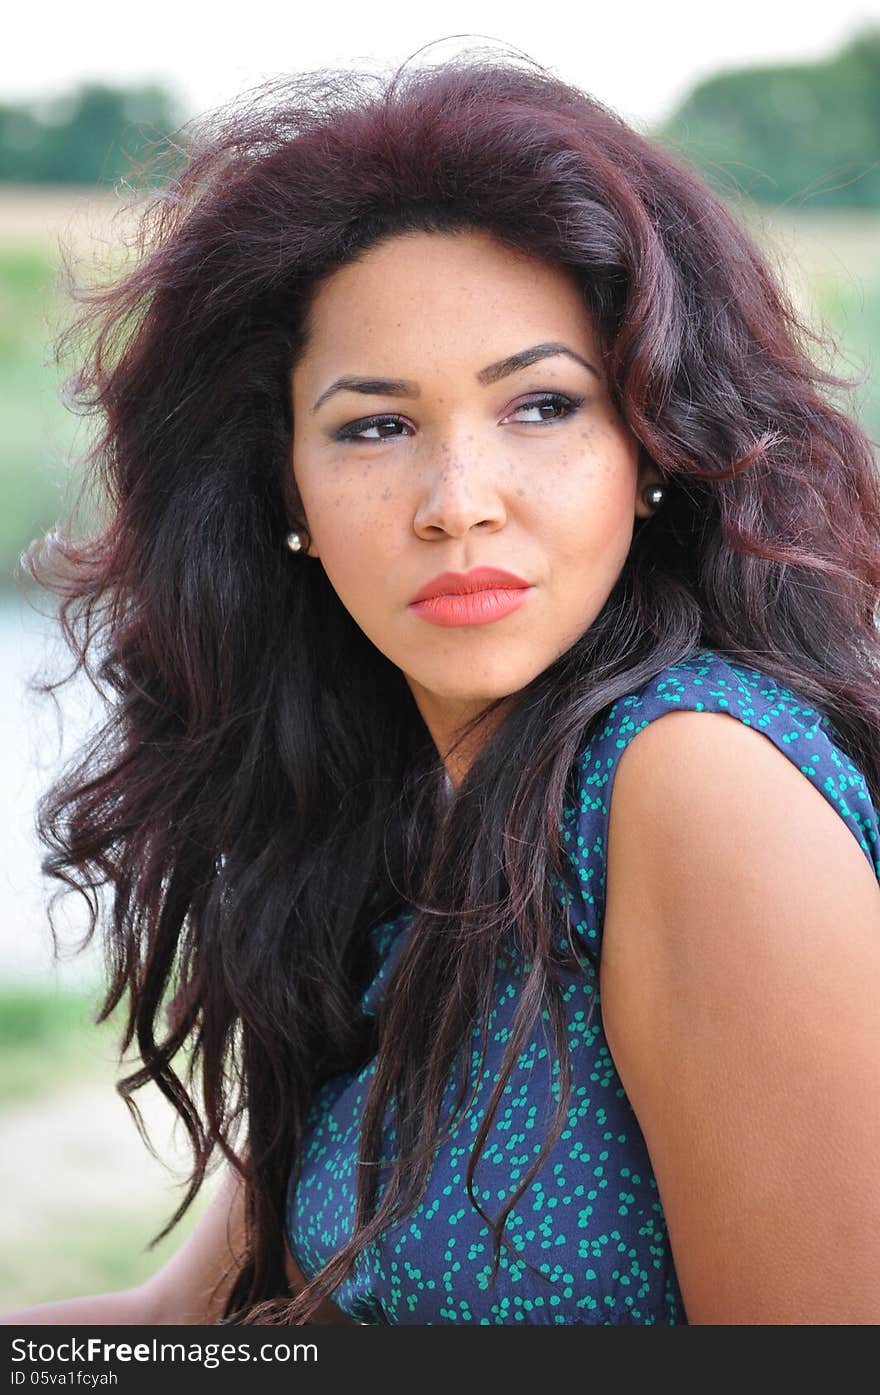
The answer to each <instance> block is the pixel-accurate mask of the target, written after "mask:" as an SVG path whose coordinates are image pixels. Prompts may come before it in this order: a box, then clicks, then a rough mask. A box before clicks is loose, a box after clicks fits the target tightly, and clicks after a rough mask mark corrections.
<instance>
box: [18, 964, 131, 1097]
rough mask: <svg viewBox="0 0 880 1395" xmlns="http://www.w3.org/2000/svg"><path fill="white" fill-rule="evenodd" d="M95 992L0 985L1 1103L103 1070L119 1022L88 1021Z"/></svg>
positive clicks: (94, 1004)
mask: <svg viewBox="0 0 880 1395" xmlns="http://www.w3.org/2000/svg"><path fill="white" fill-rule="evenodd" d="M97 1007H98V1001H97V995H95V996H94V997H90V996H87V995H86V994H82V993H72V992H61V991H58V992H56V991H54V990H52V989H51V988H39V987H38V988H14V987H10V986H8V985H6V986H0V1106H6V1105H9V1104H11V1103H14V1102H15V1101H19V1100H32V1099H34V1098H37V1097H39V1096H41V1095H45V1094H48V1093H49V1092H50V1091H52V1090H55V1089H58V1088H60V1087H63V1086H64V1085H65V1084H72V1083H74V1082H76V1083H78V1082H80V1081H82V1080H83V1079H84V1078H89V1076H90V1075H94V1076H95V1077H97V1076H98V1075H100V1074H101V1073H102V1072H103V1066H104V1062H106V1061H110V1060H111V1059H113V1058H115V1056H116V1054H117V1053H116V1051H115V1037H116V1033H117V1030H118V1028H117V1024H116V1023H114V1022H109V1023H102V1024H101V1025H100V1026H97V1025H96V1024H95V1023H94V1021H93V1020H92V1018H93V1016H94V1014H95V1013H96V1011H97Z"/></svg>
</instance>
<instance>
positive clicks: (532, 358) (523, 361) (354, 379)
mask: <svg viewBox="0 0 880 1395" xmlns="http://www.w3.org/2000/svg"><path fill="white" fill-rule="evenodd" d="M556 354H566V355H567V356H568V357H569V358H573V359H574V360H575V362H576V363H579V364H581V366H582V367H583V368H586V369H588V370H589V372H590V373H593V374H595V376H596V377H597V378H598V377H599V372H598V369H596V368H594V367H593V365H592V363H588V362H587V360H586V359H585V358H583V357H582V356H581V355H580V354H578V353H575V351H574V349H570V348H569V347H568V345H567V344H535V345H533V346H532V348H531V349H520V351H519V353H516V354H510V355H509V356H508V357H507V358H502V359H499V360H498V362H497V363H490V364H489V366H488V368H481V369H480V371H479V373H478V374H477V382H478V383H482V385H483V386H484V387H485V386H487V385H488V384H489V383H497V382H498V380H499V379H500V378H506V377H507V375H508V373H515V372H516V371H517V369H518V368H528V366H529V364H531V363H537V362H538V361H539V360H540V359H542V358H553V357H554V356H555V355H556ZM344 391H345V392H362V393H366V394H367V395H369V396H374V397H418V396H420V393H421V389H420V388H419V385H418V383H413V382H410V381H409V379H407V378H366V377H358V376H357V375H353V374H350V373H349V374H346V375H345V376H344V377H342V378H337V379H336V381H335V382H334V383H331V384H330V386H329V387H328V388H325V389H324V391H323V392H322V393H321V395H320V397H319V398H318V399H317V401H316V402H315V404H314V406H313V407H312V409H311V410H312V411H313V412H316V411H317V410H318V408H319V407H320V406H321V404H322V402H326V401H327V398H328V397H331V396H332V395H333V393H334V392H344Z"/></svg>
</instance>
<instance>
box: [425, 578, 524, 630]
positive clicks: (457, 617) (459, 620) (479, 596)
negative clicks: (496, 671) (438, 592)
mask: <svg viewBox="0 0 880 1395" xmlns="http://www.w3.org/2000/svg"><path fill="white" fill-rule="evenodd" d="M533 590H534V587H532V586H518V587H515V588H512V587H508V586H504V587H502V586H491V587H487V588H486V590H485V591H465V592H462V593H460V594H458V595H456V594H449V595H445V596H431V597H430V599H429V600H426V601H416V602H415V604H413V605H410V607H409V608H410V610H412V611H415V613H416V615H419V616H421V618H422V619H423V620H427V621H429V623H430V624H432V625H442V626H444V627H445V628H447V629H451V628H453V627H454V626H457V625H488V624H489V623H490V621H492V620H502V619H503V618H504V616H505V615H510V614H511V612H512V611H514V610H518V609H519V607H520V606H521V605H524V604H525V602H526V598H527V597H528V596H529V595H530V594H531V592H532V591H533Z"/></svg>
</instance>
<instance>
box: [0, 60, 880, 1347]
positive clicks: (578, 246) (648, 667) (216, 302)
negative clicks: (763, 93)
mask: <svg viewBox="0 0 880 1395" xmlns="http://www.w3.org/2000/svg"><path fill="white" fill-rule="evenodd" d="M271 96H272V101H271V103H270V104H269V105H268V106H267V105H266V104H263V105H262V106H260V105H255V106H254V107H252V108H249V109H248V110H246V111H244V112H237V113H235V114H234V115H233V116H231V117H230V118H229V119H228V121H227V123H226V124H224V125H222V127H221V128H219V129H216V130H214V131H213V132H208V133H205V132H203V133H202V137H201V139H200V141H199V142H198V143H197V144H196V145H195V146H194V147H193V149H192V150H191V152H190V154H189V157H188V162H187V164H186V166H185V168H184V169H183V171H182V172H181V173H179V174H177V175H176V177H175V178H174V180H173V181H172V182H170V183H169V185H168V187H167V188H166V189H165V191H164V192H163V193H161V194H159V196H158V197H157V198H156V199H155V200H154V203H153V204H152V206H151V209H150V210H149V212H148V213H147V214H146V215H145V222H144V236H143V238H142V242H141V256H140V258H139V259H138V260H137V262H136V264H134V265H133V266H131V267H130V269H128V270H127V272H126V273H125V275H124V277H123V278H122V279H120V280H119V281H118V282H117V283H115V284H113V285H111V286H107V287H105V288H103V289H102V290H99V291H96V292H93V293H92V295H91V302H90V305H89V306H88V308H87V310H86V312H85V314H84V317H83V318H82V320H81V321H80V324H81V326H82V327H83V328H86V329H89V330H92V331H93V333H92V337H91V338H90V340H89V344H90V349H89V352H88V354H87V355H86V357H85V360H84V367H83V368H82V371H81V373H80V375H79V379H78V390H79V395H80V399H81V400H82V401H83V402H85V403H87V404H88V405H89V406H91V407H92V408H93V409H94V411H95V412H96V413H98V414H99V417H100V421H101V423H102V431H101V434H100V438H99V439H98V440H97V442H96V445H95V448H94V451H93V453H92V456H91V459H92V463H93V465H94V469H95V471H96V473H97V476H98V478H99V479H100V481H101V485H102V487H103V490H104V497H105V498H106V501H107V512H106V518H105V522H104V525H103V527H102V528H101V530H100V531H99V532H98V533H96V534H95V535H93V536H90V537H85V538H83V537H79V538H74V537H73V536H72V535H69V534H65V533H53V534H52V535H50V536H49V537H48V538H47V539H46V540H45V544H44V548H43V549H42V552H39V551H37V550H34V551H33V553H32V556H31V561H30V566H31V569H32V571H33V573H34V575H35V576H36V577H37V578H38V579H39V580H41V581H42V583H43V584H44V585H46V586H50V587H52V588H54V589H55V590H56V591H57V592H59V593H60V594H61V596H62V598H63V605H62V610H61V616H62V621H63V624H64V626H65V631H66V633H67V634H68V638H69V640H70V642H71V644H72V645H73V646H74V649H75V652H76V653H77V654H78V657H79V661H80V662H81V663H82V664H83V665H85V664H87V663H88V664H89V665H90V666H91V670H92V671H93V673H94V675H95V677H96V679H97V680H98V681H99V682H100V683H102V684H103V686H104V688H105V690H106V691H107V693H108V703H109V705H108V712H107V722H106V726H105V727H104V729H103V731H102V732H101V734H100V736H99V737H98V738H97V739H96V741H95V742H94V744H93V745H92V746H91V747H90V749H89V750H88V751H86V752H84V753H83V758H82V762H81V764H80V765H79V767H78V768H77V769H76V770H74V771H72V772H69V773H67V774H66V775H65V777H64V778H63V779H62V780H61V781H59V782H58V783H57V784H56V785H55V787H54V788H53V789H52V790H51V791H50V793H49V794H48V795H47V796H46V798H45V800H44V803H43V806H42V809H41V818H40V826H41V832H42V835H43V837H44V839H45V840H46V843H47V845H48V848H49V853H48V855H47V858H46V863H45V866H46V869H47V871H49V872H50V873H52V874H54V875H55V876H56V877H58V878H59V879H60V880H61V881H62V882H63V883H65V884H66V885H72V886H79V887H81V888H83V889H84V890H85V891H86V893H87V894H89V895H92V896H95V898H96V899H95V909H94V921H95V922H96V921H97V919H98V909H97V895H96V894H97V891H98V888H102V887H104V888H108V889H109V892H110V897H109V904H108V907H107V910H106V913H105V915H104V923H105V931H106V936H107V945H108V953H109V965H110V971H111V977H110V985H109V988H108V992H107V998H106V1002H105V1004H104V1007H103V1012H104V1013H105V1014H106V1013H108V1012H109V1011H110V1010H111V1009H112V1008H113V1007H114V1006H115V1005H116V1004H117V1003H119V1002H120V1000H121V999H123V997H124V996H126V995H127V1003H128V1009H129V1016H128V1027H127V1032H126V1036H125V1047H127V1046H128V1045H129V1044H130V1043H131V1042H134V1043H136V1046H137V1048H138V1051H139V1052H140V1056H141V1058H142V1060H143V1068H142V1069H141V1070H138V1071H137V1072H136V1073H134V1074H131V1075H129V1076H128V1077H127V1078H126V1079H124V1080H123V1081H122V1083H121V1086H120V1088H121V1089H122V1091H123V1093H124V1094H125V1095H126V1097H128V1098H129V1099H131V1097H132V1096H133V1095H134V1093H135V1092H136V1090H137V1089H138V1088H139V1087H140V1086H141V1085H142V1084H144V1083H146V1082H147V1081H148V1080H153V1081H155V1082H156V1083H157V1084H158V1086H159V1087H160V1088H161V1089H162V1090H163V1091H164V1092H165V1093H166V1095H167V1096H168V1097H169V1098H170V1099H172V1100H173V1101H174V1103H175V1105H176V1107H177V1109H178V1110H179V1112H180V1114H181V1116H182V1118H183V1120H184V1122H185V1124H186V1127H187V1129H188V1131H189V1135H190V1138H191V1140H192V1145H193V1150H194V1168H193V1173H192V1180H191V1186H190V1188H189V1191H188V1193H187V1195H186V1197H185V1198H184V1201H183V1202H182V1204H181V1207H180V1209H179V1211H178V1212H177V1214H176V1215H175V1217H173V1218H172V1220H171V1221H170V1222H169V1226H168V1227H167V1228H166V1229H170V1227H171V1226H172V1225H173V1224H174V1222H175V1221H176V1220H177V1219H178V1218H179V1216H180V1215H181V1214H182V1213H183V1212H184V1211H185V1209H186V1206H187V1205H188V1204H189V1202H190V1201H191V1200H192V1198H193V1197H194V1196H195V1194H196V1193H197V1191H198V1189H199V1187H200V1185H201V1183H202V1181H203V1179H204V1177H205V1175H206V1170H207V1169H208V1166H209V1164H213V1162H214V1161H215V1160H217V1159H220V1160H225V1161H224V1164H223V1165H224V1167H225V1169H226V1178H225V1180H224V1182H223V1185H222V1187H221V1188H220V1191H219V1192H218V1195H217V1197H216V1198H215V1200H214V1201H213V1202H212V1204H211V1206H210V1207H209V1209H208V1210H207V1212H206V1214H205V1216H204V1219H203V1220H202V1221H201V1222H200V1224H199V1226H198V1228H197V1230H196V1232H195V1233H194V1235H193V1237H192V1238H191V1239H190V1240H189V1241H188V1242H187V1244H186V1245H185V1246H184V1247H183V1248H182V1250H181V1251H180V1252H179V1253H178V1255H177V1256H176V1258H175V1259H173V1260H172V1261H171V1262H170V1264H168V1265H167V1266H166V1268H165V1269H163V1270H162V1271H161V1272H160V1273H158V1274H157V1275H156V1277H155V1278H154V1279H153V1280H152V1281H150V1282H149V1283H148V1284H146V1285H145V1286H144V1287H143V1288H141V1289H136V1290H130V1291H128V1292H126V1293H123V1294H105V1295H100V1296H98V1297H93V1298H83V1299H77V1300H73V1301H68V1302H62V1303H56V1304H48V1305H46V1306H43V1307H40V1308H37V1309H32V1310H30V1311H29V1312H28V1313H25V1314H18V1315H16V1317H15V1319H11V1320H17V1321H33V1322H98V1321H101V1322H137V1321H143V1322H156V1323H172V1322H205V1323H213V1322H220V1321H223V1320H224V1319H230V1318H233V1317H235V1318H236V1319H237V1320H244V1321H248V1322H278V1321H281V1322H288V1323H294V1324H299V1323H303V1322H307V1321H308V1322H313V1321H316V1320H317V1321H328V1322H329V1321H343V1322H344V1321H354V1322H361V1323H386V1322H387V1323H432V1324H433V1323H452V1322H458V1323H477V1324H479V1323H484V1324H485V1323H489V1324H492V1323H546V1324H556V1323H560V1324H570V1323H597V1324H599V1323H603V1324H618V1323H632V1324H652V1323H667V1324H668V1323H673V1324H674V1323H685V1322H690V1323H725V1324H726V1323H773V1324H776V1323H874V1322H877V1321H880V1188H878V1187H877V1185H876V1183H877V1175H876V1167H877V1163H876V1159H877V1156H878V1144H880V1039H878V1022H880V887H878V876H880V829H878V820H877V813H876V808H877V805H878V799H880V741H878V734H880V685H878V676H880V664H878V660H880V645H878V634H877V628H876V611H877V601H878V587H880V491H878V483H877V475H876V471H875V464H874V460H873V457H872V453H871V447H870V445H869V443H868V441H867V440H866V438H865V437H864V435H863V434H862V432H861V431H860V430H859V428H858V426H857V425H856V424H855V423H854V422H853V421H852V420H850V419H849V418H848V417H847V416H846V415H845V414H843V413H842V412H841V411H840V410H839V409H838V408H837V407H835V406H833V405H832V404H831V402H830V401H829V398H828V396H827V390H828V389H829V388H833V387H834V386H835V384H836V381H837V380H835V379H834V378H832V377H830V376H829V375H828V374H827V373H825V372H823V371H820V369H818V368H817V367H816V366H814V364H813V363H812V362H811V361H810V359H809V357H808V356H807V354H806V351H805V347H804V345H805V343H806V338H805V331H804V329H803V327H802V326H800V325H799V324H798V322H797V321H796V319H795V317H794V315H793V312H792V310H791V309H790V307H789V306H788V304H787V302H786V300H785V298H784V296H783V293H782V291H781V290H780V288H779V287H778V286H777V285H776V284H775V282H774V279H773V277H772V276H771V274H770V272H769V271H768V269H767V266H766V264H765V262H764V261H763V260H762V258H761V256H760V255H759V253H758V251H757V250H756V249H755V247H754V246H753V245H752V243H751V241H750V240H749V239H748V237H747V236H746V235H745V234H744V233H743V231H742V230H741V229H740V228H739V226H738V225H737V223H736V222H735V220H734V219H733V218H732V217H731V216H730V215H729V214H728V212H727V211H726V210H725V208H724V207H723V206H722V204H721V203H720V202H719V201H718V200H717V199H716V198H715V197H714V196H713V195H712V194H711V193H710V192H709V191H708V190H707V189H706V188H705V187H704V185H703V184H702V183H701V182H700V181H699V180H698V179H697V178H696V177H695V176H694V175H693V174H692V173H691V172H690V171H689V170H688V169H687V168H686V167H685V166H684V165H683V164H682V163H681V162H679V161H677V160H676V159H674V158H672V157H671V156H670V154H669V153H667V152H666V151H665V150H663V149H662V148H660V147H659V146H658V145H655V144H653V143H651V142H650V141H649V140H647V139H645V138H643V137H642V136H640V135H638V134H636V133H635V132H634V131H632V130H631V129H629V128H628V127H627V126H626V125H625V124H623V123H622V122H621V121H620V120H618V119H617V118H616V117H615V116H614V115H613V114H612V113H610V112H608V111H606V110H605V109H604V108H602V107H601V106H600V105H598V104H597V103H596V102H594V101H592V100H590V99H589V98H588V97H587V96H585V95H584V94H582V93H581V92H579V91H577V90H576V89H574V88H572V87H570V86H567V85H564V84H563V83H561V82H560V81H558V80H556V79H555V78H553V77H552V76H550V75H548V74H547V73H546V72H544V71H542V70H540V69H538V68H536V67H533V66H531V65H529V64H528V63H526V62H518V61H507V60H503V61H499V60H498V59H497V58H495V59H487V58H486V57H485V56H484V55H481V54H479V53H472V54H470V55H466V56H465V57H464V58H460V59H457V60H454V61H453V62H451V63H447V64H445V65H442V66H438V67H435V68H432V69H426V70H409V71H404V72H402V73H399V74H398V75H397V76H396V77H395V78H394V79H393V80H390V81H387V82H384V83H380V82H379V81H378V80H377V79H375V78H363V77H358V76H356V75H352V74H339V73H336V74H332V75H329V76H328V75H327V74H322V75H319V76H317V77H315V76H307V77H301V78H297V79H294V80H291V81H290V83H289V84H287V85H286V86H284V87H282V88H281V89H279V90H277V91H274V92H273V93H272V94H271ZM125 1047H124V1049H125ZM131 1102H132V1104H134V1101H133V1100H132V1101H131ZM163 1233H164V1232H163Z"/></svg>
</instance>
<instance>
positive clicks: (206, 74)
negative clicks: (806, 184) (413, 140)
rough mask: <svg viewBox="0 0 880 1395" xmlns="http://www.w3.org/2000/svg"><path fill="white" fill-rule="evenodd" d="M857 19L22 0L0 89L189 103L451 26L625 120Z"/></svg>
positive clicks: (863, 9)
mask: <svg viewBox="0 0 880 1395" xmlns="http://www.w3.org/2000/svg"><path fill="white" fill-rule="evenodd" d="M868 23H874V24H878V23H880V0H834V3H823V4H817V3H816V0H812V3H811V2H810V0H806V3H805V0H736V3H735V4H729V5H723V6H720V5H713V4H712V3H710V0H662V3H659V2H658V0H653V3H648V0H623V3H617V4H609V3H607V0H605V3H603V4H591V3H590V2H589V0H576V4H572V3H571V0H568V2H567V3H564V4H559V3H557V4H555V5H554V4H544V5H542V4H540V3H536V0H530V3H523V0H444V3H442V4H440V5H437V6H436V7H435V6H429V7H428V10H427V12H425V11H424V10H423V9H422V7H421V6H420V5H419V4H418V3H416V0H410V2H409V3H408V4H400V3H397V0H374V3H372V4H370V3H364V0H335V2H334V3H330V4H326V5H321V4H310V3H309V2H308V0H306V3H305V4H303V5H302V6H301V5H299V4H297V3H296V0H288V3H287V5H286V6H284V5H282V4H279V0H247V3H244V4H242V3H238V4H234V5H233V4H230V3H227V0H216V3H214V4H213V5H211V6H208V5H204V6H202V5H187V4H186V3H185V0H148V2H147V3H146V4H143V5H135V4H132V3H126V0H82V3H80V4H77V5H73V4H69V5H64V6H63V7H62V6H61V5H60V4H57V3H55V4H53V3H50V5H49V6H48V8H47V7H46V6H45V5H40V4H33V3H31V4H25V5H24V6H22V7H20V8H18V9H17V10H16V14H15V18H14V21H11V22H10V23H9V24H8V25H7V26H6V33H5V36H4V44H3V50H2V54H0V101H2V100H4V99H10V98H11V99H18V98H22V97H33V96H39V95H43V94H46V95H49V94H55V93H57V92H59V91H62V90H65V89H68V88H69V87H70V86H71V85H73V84H76V83H78V82H81V81H83V80H85V79H87V78H96V79H103V80H108V81H114V82H125V83H128V82H136V81H140V80H147V79H158V80H161V81H164V82H166V83H167V84H168V85H170V86H171V87H172V88H173V89H174V90H175V91H176V92H177V93H178V94H179V97H180V99H181V102H182V104H183V107H184V110H185V113H186V114H187V115H192V114H195V113H197V112H200V111H205V110H208V109H210V108H213V107H215V106H218V105H220V104H221V103H223V102H224V101H227V100H229V99H230V98H232V97H235V96H236V95H237V94H238V93H240V92H242V91H243V90H245V89H247V88H249V87H252V86H254V85H255V84H257V83H258V82H260V81H262V80H263V79H264V78H267V77H272V76H277V75H278V74H281V73H284V72H294V71H297V70H301V69H306V68H316V67H321V66H324V65H332V66H342V67H351V66H355V65H358V66H359V65H361V64H363V65H364V66H366V67H368V68H370V69H372V70H375V69H376V67H377V66H379V67H384V66H386V65H388V64H391V63H394V62H399V61H401V60H402V59H404V58H405V57H407V56H408V55H410V54H412V53H413V52H414V51H415V50H416V49H418V48H420V47H421V46H422V45H424V44H428V43H431V42H432V41H435V40H438V39H443V40H445V42H444V43H443V44H441V45H438V46H437V47H435V49H434V54H435V55H436V56H437V58H440V57H442V56H446V55H447V54H449V53H451V52H454V51H456V50H457V49H460V48H461V47H464V46H465V43H466V41H465V40H463V39H453V38H451V37H450V36H454V35H469V36H472V38H471V40H470V42H472V43H474V42H478V41H479V39H480V37H484V38H487V39H494V40H501V41H502V42H504V43H507V44H511V45H515V46H516V47H518V48H520V49H523V50H525V51H526V53H528V54H529V56H530V57H532V58H535V59H537V60H538V61H539V62H540V63H542V64H544V65H545V66H546V67H549V68H551V69H552V70H553V71H554V72H556V73H557V74H558V75H559V76H560V77H562V78H564V79H567V80H568V81H570V82H574V83H576V84H577V85H578V86H580V87H583V88H585V89H586V90H587V91H589V92H591V93H592V94H593V95H594V96H596V97H598V98H599V100H600V101H603V102H605V103H606V104H607V105H609V106H611V107H613V108H614V109H615V110H616V111H618V112H619V113H620V114H621V115H622V116H623V117H625V118H626V119H628V120H630V121H634V122H644V123H648V122H650V121H653V120H655V119H656V118H658V117H660V116H662V115H664V114H665V112H666V111H668V110H669V109H670V108H671V107H672V106H673V105H674V104H675V102H676V101H677V100H678V99H679V98H680V97H681V96H683V95H684V93H685V92H686V91H687V89H688V88H689V87H690V86H691V85H692V84H693V83H694V82H695V81H696V80H698V79H699V78H700V77H703V76H706V75H708V74H709V73H712V72H715V71H717V70H718V69H719V68H724V67H731V66H738V65H741V64H751V63H767V62H797V61H801V60H804V59H810V58H815V57H819V56H823V55H825V54H827V53H829V52H832V51H833V50H834V49H835V48H837V47H838V46H839V45H840V44H841V43H842V42H844V41H845V40H846V39H848V38H849V37H850V35H851V34H852V33H854V32H855V31H856V30H857V29H858V28H859V27H861V26H863V25H865V24H868ZM420 61H423V60H421V59H420Z"/></svg>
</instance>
